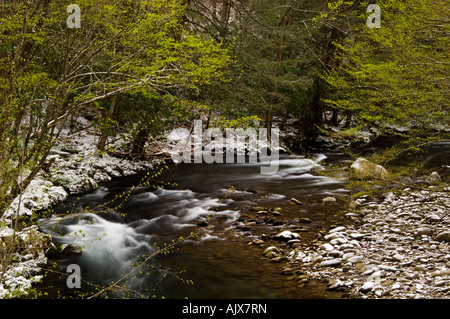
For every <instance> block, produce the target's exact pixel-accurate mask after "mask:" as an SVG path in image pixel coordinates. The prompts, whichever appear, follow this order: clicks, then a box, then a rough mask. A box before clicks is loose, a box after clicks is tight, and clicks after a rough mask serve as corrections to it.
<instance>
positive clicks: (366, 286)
mask: <svg viewBox="0 0 450 319" xmlns="http://www.w3.org/2000/svg"><path fill="white" fill-rule="evenodd" d="M373 287H375V283H374V282H372V281H368V282H365V283H364V285H362V286H361V287H360V288H359V291H360V292H362V293H366V292H369V291H372V289H373Z"/></svg>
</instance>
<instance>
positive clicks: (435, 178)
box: [426, 172, 441, 184]
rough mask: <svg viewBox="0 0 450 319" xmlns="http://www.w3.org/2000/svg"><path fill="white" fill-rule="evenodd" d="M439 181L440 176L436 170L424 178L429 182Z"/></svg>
mask: <svg viewBox="0 0 450 319" xmlns="http://www.w3.org/2000/svg"><path fill="white" fill-rule="evenodd" d="M440 181H441V177H440V176H439V174H438V173H437V172H433V173H431V174H430V175H429V176H428V177H427V179H426V182H427V183H429V184H436V183H439V182H440Z"/></svg>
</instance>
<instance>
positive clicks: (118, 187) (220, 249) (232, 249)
mask: <svg viewBox="0 0 450 319" xmlns="http://www.w3.org/2000/svg"><path fill="white" fill-rule="evenodd" d="M345 161H348V158H346V157H345V156H344V155H342V154H316V155H314V156H313V157H312V158H310V159H307V158H305V157H303V156H291V155H285V156H281V157H280V160H279V169H278V172H277V173H276V174H273V175H263V174H260V169H259V168H260V167H259V165H258V164H184V163H182V164H178V165H170V167H169V169H168V170H165V171H164V172H163V174H162V175H161V176H159V177H158V178H157V179H158V180H160V181H164V182H170V183H173V182H175V183H177V185H176V186H165V187H160V188H155V187H150V186H140V187H134V186H133V185H137V184H138V183H139V181H140V180H141V179H142V176H143V175H142V174H141V175H137V176H133V177H125V178H119V179H115V180H113V181H111V182H109V183H106V184H105V185H103V186H101V187H100V188H98V189H97V190H95V191H93V192H90V193H87V194H84V195H81V196H71V197H69V199H68V200H66V201H65V202H64V203H62V204H60V205H57V206H56V207H54V213H55V214H57V215H58V216H61V215H62V214H66V215H67V214H68V213H70V215H67V216H70V217H69V218H67V217H65V218H61V217H53V218H52V219H50V220H47V221H46V223H44V224H43V225H42V229H43V230H44V231H45V232H47V233H50V234H52V236H53V238H54V241H55V242H58V243H61V244H71V245H75V246H80V247H82V253H81V254H61V255H56V256H55V257H52V258H50V259H49V263H51V264H55V265H56V266H55V268H54V269H55V270H57V271H59V272H60V273H66V269H67V266H68V265H70V264H76V265H79V266H80V270H81V278H82V282H81V288H79V289H77V288H74V289H69V288H68V287H67V284H66V278H67V274H66V275H62V276H61V275H58V274H56V273H55V272H50V274H49V275H48V276H46V277H45V280H44V283H43V284H42V285H41V286H42V287H41V288H40V289H41V290H42V291H45V292H47V293H48V298H55V297H61V296H64V297H71V296H72V297H76V296H77V293H79V292H80V291H81V292H83V293H94V292H95V291H97V290H96V289H97V288H96V285H99V286H102V287H105V286H107V285H109V284H110V283H112V282H114V281H117V280H119V279H120V278H121V277H122V276H123V275H124V274H126V273H128V272H129V271H130V270H131V269H132V267H133V265H136V263H137V262H139V261H142V260H143V259H144V258H145V257H146V256H148V255H150V254H152V253H154V252H156V251H157V248H158V247H164V245H165V244H170V243H171V242H172V241H173V240H177V239H179V238H180V237H183V238H186V239H185V240H183V241H182V242H181V243H180V244H179V245H177V246H176V247H175V249H174V250H173V251H171V252H170V253H168V254H157V255H156V256H154V257H152V258H151V259H150V260H149V261H148V262H147V263H146V264H145V265H143V266H142V267H141V268H139V271H137V272H135V273H133V275H131V276H129V277H127V278H126V279H124V280H123V281H122V282H121V284H123V285H125V286H126V287H127V288H128V290H120V291H117V290H114V291H109V292H108V293H107V294H106V295H107V296H108V297H110V298H124V297H128V298H149V297H150V298H151V297H156V298H161V297H164V298H190V299H194V298H203V299H212V298H226V299H236V298H246V299H248V298H259V299H267V298H283V299H289V298H328V297H330V298H336V296H339V295H338V294H337V293H336V292H334V293H333V292H328V291H326V289H325V287H324V286H323V284H321V283H315V282H309V283H308V284H306V285H305V286H303V287H301V286H299V285H298V283H297V281H296V280H287V278H286V276H285V275H283V274H281V269H282V266H281V265H280V264H279V263H273V262H270V260H269V259H266V258H264V256H263V255H262V251H263V247H266V246H267V245H269V244H270V240H269V239H267V238H268V236H269V235H273V234H275V233H277V232H279V231H280V230H285V229H294V228H295V227H298V226H299V223H298V219H299V218H308V219H309V220H310V221H311V222H310V223H308V224H304V225H302V226H305V227H304V229H303V231H304V232H303V233H302V240H304V241H307V240H312V239H314V238H315V236H316V234H317V233H318V232H319V231H321V230H323V229H326V228H327V227H329V226H330V224H331V222H332V220H335V218H336V217H333V218H330V217H332V216H335V215H336V214H337V213H338V212H339V208H340V205H339V204H338V203H336V204H335V205H324V204H323V203H322V199H323V198H324V197H326V196H336V197H337V196H342V195H344V196H345V194H346V190H345V189H344V188H343V185H342V184H341V181H339V180H335V179H331V178H328V177H325V176H320V174H314V173H313V172H312V170H313V168H315V169H321V168H323V167H324V166H326V165H328V164H330V163H339V162H345ZM123 193H126V194H129V197H128V198H127V200H126V202H124V203H122V204H121V205H120V206H117V205H118V203H119V202H118V201H117V200H114V199H115V198H116V197H117V196H119V195H121V194H123ZM291 198H296V199H298V200H300V201H301V202H302V203H303V205H292V204H290V203H289V202H290V199H291ZM254 206H262V207H264V208H265V209H269V210H270V209H272V208H274V207H281V209H282V213H281V215H280V216H278V217H276V218H266V219H265V220H264V221H262V222H261V221H259V220H252V219H251V218H247V219H246V220H244V219H243V218H242V217H243V216H245V213H246V212H248V211H249V208H250V207H254ZM86 209H88V210H86ZM192 232H194V233H198V234H199V236H195V237H192V238H187V237H189V234H191V233H192ZM261 238H266V239H267V244H265V245H264V246H257V245H249V243H250V242H251V241H253V240H255V239H261ZM106 295H103V297H104V296H106Z"/></svg>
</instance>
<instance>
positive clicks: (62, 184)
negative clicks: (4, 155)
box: [0, 132, 448, 298]
mask: <svg viewBox="0 0 450 319" xmlns="http://www.w3.org/2000/svg"><path fill="white" fill-rule="evenodd" d="M121 143H126V141H121ZM117 147H118V148H120V145H117ZM153 147H154V146H153ZM168 150H170V148H168V147H167V145H166V144H164V143H160V144H159V145H158V149H157V150H156V152H157V153H158V154H160V155H163V154H166V155H167V154H168ZM158 161H159V159H158V158H157V157H156V158H155V160H154V161H132V160H127V159H119V158H117V157H114V156H110V155H108V154H106V153H103V154H101V155H98V152H97V150H96V148H95V134H92V132H90V133H89V132H80V133H79V135H75V136H74V135H70V136H69V135H67V136H66V140H65V141H64V143H62V144H61V145H58V146H56V147H55V148H54V150H53V152H52V154H51V156H50V157H49V166H48V167H47V169H46V171H43V172H42V174H39V176H38V177H37V178H36V179H35V180H34V181H33V182H32V183H31V184H30V186H29V187H28V188H27V190H26V191H25V192H24V194H23V195H22V197H21V198H20V202H19V201H16V202H15V203H14V204H13V205H12V207H11V209H10V210H9V211H8V212H7V213H6V214H5V215H4V216H3V217H2V221H3V224H4V227H2V232H1V238H2V241H3V242H6V241H7V239H8V238H10V237H12V236H14V237H17V238H21V245H23V246H24V247H25V248H24V249H23V250H22V251H21V252H20V253H19V254H17V255H16V256H15V257H16V259H15V260H16V261H15V262H14V264H12V265H11V266H10V267H9V269H8V271H7V272H5V273H4V274H3V275H4V278H5V280H4V281H3V283H4V284H2V286H1V289H0V293H1V295H0V297H1V298H9V297H11V296H15V297H20V296H24V295H26V294H27V290H28V289H29V288H30V287H31V286H32V284H33V283H36V282H39V281H40V280H41V279H42V276H41V274H40V270H41V269H42V266H43V265H44V264H45V263H46V262H47V255H48V254H49V253H50V252H54V251H55V250H57V249H56V247H55V246H54V244H53V242H52V240H51V238H50V237H49V235H46V234H43V233H41V232H39V231H38V227H37V226H31V227H27V228H25V229H21V230H20V232H16V233H14V231H13V230H12V228H11V226H12V223H13V221H14V220H15V219H14V217H16V216H17V214H19V215H21V216H24V217H30V216H31V215H32V214H33V212H35V211H43V210H46V209H48V208H51V207H53V206H54V205H56V204H58V203H61V202H63V201H64V200H65V199H67V198H68V196H70V195H77V194H83V193H86V192H89V191H92V190H94V189H97V188H98V187H99V185H101V184H102V183H105V182H108V181H112V180H114V179H117V178H119V177H121V176H133V175H134V174H136V173H138V172H145V171H148V170H150V169H152V168H153V167H154V165H155V164H156V163H157V162H158ZM344 197H345V196H344ZM441 197H443V196H441ZM324 198H325V197H324ZM338 200H339V199H338ZM320 201H322V199H320ZM290 204H291V203H290ZM319 204H320V205H321V206H323V205H325V206H323V207H324V210H325V211H334V210H336V208H331V207H332V206H333V205H335V204H336V203H335V201H333V199H332V198H328V199H327V200H326V201H324V202H323V203H322V202H320V203H319ZM387 204H388V203H386V205H387ZM391 204H392V203H391ZM295 205H296V204H295V203H293V205H292V206H291V207H292V208H298V209H299V210H301V208H299V207H297V206H295ZM330 205H331V206H330ZM371 205H375V204H374V203H373V202H370V201H368V202H367V201H365V200H364V199H360V203H359V204H358V205H357V206H362V207H364V208H363V209H367V208H371V207H375V206H371ZM316 207H317V206H316ZM18 208H19V209H18ZM363 212H364V213H363ZM258 213H259V214H258ZM293 213H297V212H293ZM252 214H254V215H258V216H259V217H262V218H265V217H266V218H267V217H268V216H269V215H273V218H268V219H266V222H267V221H269V222H268V223H269V224H270V223H271V222H272V224H271V225H273V226H276V227H277V229H278V228H279V226H280V223H282V222H281V221H280V220H277V219H278V217H279V216H280V215H285V213H284V212H283V213H281V212H280V211H278V212H277V211H276V210H274V211H269V212H265V213H264V212H263V211H253V213H252ZM307 214H308V212H307V211H306V210H304V212H300V215H302V216H303V217H302V218H300V219H297V222H298V224H296V225H292V226H295V227H293V228H292V229H291V230H292V232H291V230H289V231H288V232H285V233H284V234H283V236H281V235H280V236H279V238H276V239H275V242H276V243H282V246H278V247H277V248H276V249H278V250H279V251H283V253H282V254H277V253H276V252H275V253H273V254H272V255H273V256H271V257H273V258H270V262H276V263H279V265H280V271H281V272H282V273H283V274H286V275H287V276H288V278H289V280H298V281H299V285H304V284H307V283H308V282H311V281H312V280H317V281H320V282H325V283H327V284H328V285H329V289H330V291H340V290H345V294H346V296H347V295H348V296H353V297H356V298H365V297H367V296H369V297H370V296H372V295H373V296H377V297H378V295H379V294H380V292H379V291H381V289H379V287H378V286H379V283H380V281H379V278H388V277H389V276H391V275H392V274H390V273H389V274H387V273H381V274H380V273H379V271H380V269H376V268H374V267H372V268H373V269H375V270H374V271H373V272H372V273H375V275H373V276H372V277H374V278H377V279H376V280H375V283H374V284H373V287H372V290H373V291H372V290H370V291H369V289H368V286H369V285H370V284H367V285H368V286H366V287H365V288H363V289H362V290H361V289H360V288H361V287H360V286H363V285H364V284H365V283H366V281H367V280H366V281H364V282H362V280H363V279H364V277H367V276H370V275H371V274H372V273H370V274H365V275H363V276H362V275H360V274H359V273H352V271H353V272H356V270H358V268H356V267H363V268H364V267H365V266H362V265H361V264H363V265H366V263H365V262H362V261H363V259H361V258H362V257H364V256H366V252H365V251H363V250H361V251H358V250H357V249H358V248H361V246H362V247H364V245H362V243H365V242H366V241H367V242H370V243H372V244H373V242H374V240H371V239H370V238H372V237H373V236H370V234H366V235H367V236H366V235H364V237H361V238H353V237H352V235H354V234H355V233H357V232H361V233H363V234H365V233H364V232H363V230H360V229H359V228H357V227H358V225H359V224H361V223H362V220H363V219H361V220H359V221H358V218H369V217H367V214H368V213H367V212H365V211H364V210H363V211H362V212H359V213H357V212H351V213H350V215H346V216H345V217H344V219H345V220H346V222H345V223H343V224H344V225H345V226H344V227H346V228H345V229H342V228H341V229H338V230H336V229H334V228H335V227H338V226H341V225H334V224H335V223H336V221H337V220H342V218H339V219H336V220H331V221H330V222H329V224H332V225H333V226H335V227H333V229H334V230H333V231H331V233H330V234H328V233H327V230H326V229H328V228H320V227H316V228H314V231H313V232H311V233H310V234H308V235H307V234H306V233H305V230H306V228H305V227H303V226H305V225H309V223H310V222H311V220H308V218H307V217H306V216H309V215H307ZM352 214H354V215H352ZM253 217H254V216H251V217H250V218H247V217H245V216H244V215H241V218H240V220H241V222H242V223H239V224H238V230H239V231H242V232H243V233H245V232H246V230H247V229H248V228H247V227H248V226H246V225H245V223H246V222H248V221H250V222H251V223H258V218H253ZM341 217H342V216H341ZM333 218H334V217H333ZM445 220H446V219H444V221H445ZM352 223H353V224H352ZM442 225H444V226H445V225H447V224H442ZM447 226H448V225H447ZM326 227H328V226H326ZM375 227H376V228H377V227H379V226H378V225H376V226H375ZM386 227H389V226H386ZM417 228H420V226H417ZM388 229H390V228H388ZM444 229H445V228H442V227H441V228H440V229H437V228H436V229H434V230H433V232H437V231H441V232H444V231H445V230H444ZM278 230H279V229H278ZM278 230H277V233H278ZM364 230H365V229H364ZM289 232H290V233H289ZM296 232H299V233H300V234H301V236H299V237H302V238H305V237H308V236H311V239H312V241H311V240H308V241H307V242H302V240H300V239H298V238H290V237H289V236H294V237H296V235H292V233H296ZM333 234H334V235H333ZM433 234H434V233H433ZM274 235H276V234H274ZM316 235H317V236H320V238H316ZM327 235H332V236H330V237H326V236H327ZM372 235H373V234H372ZM339 236H340V237H339ZM325 237H326V238H325ZM341 237H342V238H343V239H341V240H339V238H341ZM366 237H367V238H366ZM377 238H378V237H377ZM267 239H268V238H267V236H265V237H264V238H261V239H260V240H256V241H255V240H254V239H253V240H252V242H251V243H252V244H255V246H258V245H262V247H263V248H264V251H265V250H266V249H268V248H269V247H270V246H269V247H267V246H265V243H266V242H267V241H266V240H267ZM286 239H289V240H291V241H288V240H286ZM334 239H338V240H337V241H334V242H333V243H331V241H332V240H334ZM386 240H387V242H388V243H389V242H390V240H389V239H385V238H384V237H382V236H381V237H380V238H379V242H380V245H381V246H380V247H384V246H383V245H384V244H383V243H384V241H386ZM345 241H346V242H345ZM328 242H329V243H328ZM337 242H341V243H340V244H338V243H337ZM356 242H358V243H359V246H358V245H357V244H356ZM375 242H376V241H375ZM327 243H328V244H329V245H332V246H333V249H332V250H326V249H325V247H327V248H328V249H330V246H325V247H324V246H323V245H325V244H327ZM345 244H347V245H348V246H345ZM443 244H444V245H445V242H444V243H443ZM349 245H354V247H353V246H349ZM414 245H416V244H414ZM420 245H422V246H423V244H420ZM420 245H419V246H420ZM431 245H433V244H431ZM434 245H437V244H436V243H434ZM437 247H441V246H439V245H438V246H437ZM445 247H447V246H444V248H445ZM28 248H29V249H30V250H27V249H28ZM372 248H373V247H372ZM386 249H387V248H386ZM386 249H384V248H379V249H378V253H380V254H382V252H385V251H391V250H389V249H388V250H386ZM403 249H404V250H405V251H404V252H406V251H407V250H406V248H403ZM439 249H440V248H439ZM393 250H394V251H396V252H402V249H401V248H399V250H398V249H393ZM368 251H369V252H370V251H371V250H370V249H368ZM352 253H353V255H351V254H352ZM349 254H350V255H349ZM367 254H368V252H367ZM265 255H266V254H265ZM344 256H345V258H348V259H349V260H350V258H352V257H355V258H354V259H351V260H350V261H348V262H347V259H344ZM316 257H317V258H316ZM360 257H361V258H360ZM441 257H442V256H438V257H436V258H441ZM430 258H431V257H430ZM433 258H435V257H433ZM309 259H311V260H309ZM321 259H322V260H321ZM308 260H309V261H308ZM337 260H339V261H340V262H339V263H338V261H337ZM354 260H359V261H360V262H358V263H354V264H353V263H352V262H353V261H354ZM367 260H368V261H367V262H370V263H369V264H367V265H372V264H374V265H375V264H377V260H374V258H369V257H368V259H367ZM319 261H320V262H319ZM383 261H384V260H383ZM284 262H286V263H287V264H286V265H284ZM378 262H380V261H378ZM322 263H324V264H322ZM349 263H352V264H349ZM345 265H346V267H347V268H348V267H350V269H347V268H345V267H344V266H345ZM357 265H358V266H357ZM367 265H366V266H367ZM340 266H343V268H339V267H340ZM353 266H354V268H355V269H356V270H355V269H353V268H352V267H353ZM384 266H386V265H384ZM444 266H445V263H444ZM386 267H393V266H390V265H387V266H386ZM436 267H437V266H436ZM372 268H371V269H372ZM436 269H437V268H436ZM382 270H383V269H382ZM384 270H385V269H384ZM437 270H439V269H437ZM441 270H442V269H441ZM443 270H444V274H445V268H444V269H443ZM349 271H350V275H349V277H346V276H347V275H348V272H349ZM392 271H394V270H392ZM399 271H400V270H399ZM363 273H365V271H364V272H363ZM439 274H441V273H439ZM338 275H342V276H338ZM394 275H398V274H396V273H394ZM394 275H392V276H394ZM358 276H359V277H358ZM419 277H420V276H419ZM435 277H437V278H438V279H441V277H442V276H439V275H438V276H435ZM333 280H334V281H333ZM442 280H444V284H442V283H441V281H439V283H438V284H439V285H443V289H444V291H441V290H439V293H440V294H443V295H444V296H445V293H446V290H445V289H446V288H447V287H448V281H445V280H446V277H444V279H442ZM352 281H353V284H350V282H352ZM422 281H423V280H422ZM383 283H386V281H383ZM414 283H415V282H414ZM360 284H361V285H360ZM422 286H424V285H423V283H422ZM383 287H384V286H383ZM394 287H397V286H394ZM394 287H388V288H386V289H384V290H383V293H382V294H381V295H382V296H389V294H388V293H386V291H400V290H399V289H393V288H394ZM405 287H406V286H405ZM375 288H376V289H375ZM352 289H353V290H352ZM360 291H366V293H365V294H361V295H357V292H358V293H359V292H360ZM408 291H409V290H408ZM372 292H373V294H372ZM399 296H404V295H401V294H400V295H399ZM419 296H420V295H419Z"/></svg>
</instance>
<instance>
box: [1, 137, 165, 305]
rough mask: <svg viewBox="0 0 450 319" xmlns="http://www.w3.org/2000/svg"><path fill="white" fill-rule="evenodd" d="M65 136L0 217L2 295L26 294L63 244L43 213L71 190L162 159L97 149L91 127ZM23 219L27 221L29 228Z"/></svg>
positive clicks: (89, 186) (129, 173) (79, 191)
mask: <svg viewBox="0 0 450 319" xmlns="http://www.w3.org/2000/svg"><path fill="white" fill-rule="evenodd" d="M61 137H62V138H61V142H60V143H59V144H58V145H56V146H55V147H54V148H53V149H52V151H51V153H50V155H49V156H48V159H47V162H48V165H47V167H46V169H45V170H43V171H41V172H40V173H39V174H38V175H37V176H36V178H35V179H34V180H32V182H31V183H30V185H29V186H28V187H27V188H26V189H25V191H24V192H23V193H22V195H21V196H19V197H17V198H16V199H15V200H14V201H13V202H12V204H11V205H10V207H9V209H8V210H7V211H6V212H5V213H4V215H3V216H2V217H1V219H0V244H1V245H2V246H1V248H2V251H3V252H4V256H3V258H4V259H3V262H4V265H3V268H4V269H5V271H3V273H1V274H0V275H1V277H0V278H1V279H2V280H0V299H4V298H13V297H23V296H27V295H28V294H29V292H30V289H32V286H33V284H35V283H39V282H40V281H41V280H42V269H43V267H45V266H46V264H47V260H48V258H47V255H48V254H50V253H54V252H58V250H59V249H60V248H59V247H56V246H55V244H54V243H53V242H52V238H51V236H50V235H48V234H45V233H43V232H41V231H40V230H39V227H38V225H37V224H35V223H36V222H33V221H32V220H37V219H39V218H42V217H43V216H45V215H46V214H47V213H46V212H45V211H46V210H49V209H50V210H51V208H52V207H53V206H54V205H57V204H59V203H62V202H64V201H65V200H66V199H67V198H68V197H69V196H71V195H76V194H83V193H86V192H89V191H92V190H95V189H97V188H98V187H99V186H100V185H101V184H102V183H105V182H107V181H110V180H112V179H114V178H118V177H121V176H132V175H134V174H137V173H139V172H145V171H149V170H151V169H152V168H153V167H154V165H155V164H156V163H157V162H158V160H157V159H155V160H153V161H146V160H142V161H134V160H128V159H121V158H117V157H113V156H110V155H108V154H107V153H106V152H104V153H102V154H98V150H97V148H96V143H95V142H96V139H97V137H96V134H95V132H93V131H90V130H84V131H81V132H79V133H75V134H71V133H69V131H68V130H64V131H63V133H62V136H61ZM121 143H126V139H125V140H119V141H118V142H117V144H116V145H112V148H113V149H114V147H120V145H121ZM49 213H51V211H50V212H49ZM22 222H25V223H26V224H27V225H28V226H26V227H24V226H23V225H22V224H21V223H22ZM30 224H32V225H31V226H30ZM8 254H9V255H8ZM6 259H10V260H11V262H9V261H8V260H6Z"/></svg>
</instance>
